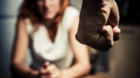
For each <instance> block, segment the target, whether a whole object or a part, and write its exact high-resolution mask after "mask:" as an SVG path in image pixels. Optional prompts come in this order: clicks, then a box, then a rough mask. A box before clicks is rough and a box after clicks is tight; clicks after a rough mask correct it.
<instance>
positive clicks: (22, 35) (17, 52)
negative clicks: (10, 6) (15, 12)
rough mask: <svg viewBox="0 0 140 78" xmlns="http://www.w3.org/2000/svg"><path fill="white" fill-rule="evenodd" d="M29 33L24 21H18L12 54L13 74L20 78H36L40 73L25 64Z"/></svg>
mask: <svg viewBox="0 0 140 78" xmlns="http://www.w3.org/2000/svg"><path fill="white" fill-rule="evenodd" d="M28 42H29V40H28V33H27V30H26V26H25V22H24V20H23V19H20V20H18V22H17V27H16V39H15V43H14V49H13V53H12V64H11V70H12V74H13V76H14V77H15V76H16V77H18V78H21V77H22V78H31V77H32V78H34V77H35V76H37V75H38V71H34V70H32V69H30V67H28V66H26V65H25V64H24V62H25V58H26V53H27V48H28Z"/></svg>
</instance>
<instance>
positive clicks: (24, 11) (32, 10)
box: [18, 0, 69, 42]
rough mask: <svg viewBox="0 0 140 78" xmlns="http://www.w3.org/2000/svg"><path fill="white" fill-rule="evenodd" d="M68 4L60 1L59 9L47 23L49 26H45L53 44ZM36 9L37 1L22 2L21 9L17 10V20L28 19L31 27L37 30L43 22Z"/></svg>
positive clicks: (25, 0) (66, 0)
mask: <svg viewBox="0 0 140 78" xmlns="http://www.w3.org/2000/svg"><path fill="white" fill-rule="evenodd" d="M68 2H69V1H68V0H61V2H60V9H59V11H58V13H57V14H56V16H55V17H54V18H53V19H52V20H50V21H49V22H48V23H49V25H46V26H45V27H46V29H47V30H48V33H49V37H50V39H51V40H52V42H54V40H55V37H56V33H57V29H58V24H59V23H60V22H61V21H62V18H63V16H64V12H65V9H66V7H67V6H68ZM36 8H38V6H37V0H24V1H23V3H22V5H21V7H20V8H19V15H18V18H23V19H25V18H29V19H30V20H31V23H32V25H33V26H34V27H37V28H38V26H39V24H44V22H43V21H44V20H43V18H42V16H41V14H40V13H39V10H38V9H36Z"/></svg>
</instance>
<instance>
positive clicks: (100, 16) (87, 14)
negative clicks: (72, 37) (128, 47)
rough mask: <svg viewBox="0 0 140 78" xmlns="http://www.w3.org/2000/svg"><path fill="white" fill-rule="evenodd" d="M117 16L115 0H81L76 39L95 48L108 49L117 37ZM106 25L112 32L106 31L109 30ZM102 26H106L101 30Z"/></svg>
mask: <svg viewBox="0 0 140 78" xmlns="http://www.w3.org/2000/svg"><path fill="white" fill-rule="evenodd" d="M119 18H120V17H119V10H118V6H117V4H116V2H115V0H83V4H82V8H81V12H80V22H79V27H78V31H77V34H76V39H77V40H78V41H79V42H81V43H83V44H86V45H88V46H91V47H93V48H95V49H99V50H108V49H110V48H111V47H112V46H113V45H112V44H113V41H116V40H118V39H119V33H120V29H119V27H118V25H119ZM108 25H110V26H111V28H112V31H111V32H110V33H113V34H110V33H109V32H107V31H108V30H110V27H108ZM104 26H107V27H105V30H104V31H102V30H103V29H102V28H104ZM116 26H117V27H116ZM107 28H109V29H107ZM112 36H113V37H112ZM109 38H110V39H109ZM110 40H113V41H110ZM101 43H102V44H101ZM104 46H106V47H104Z"/></svg>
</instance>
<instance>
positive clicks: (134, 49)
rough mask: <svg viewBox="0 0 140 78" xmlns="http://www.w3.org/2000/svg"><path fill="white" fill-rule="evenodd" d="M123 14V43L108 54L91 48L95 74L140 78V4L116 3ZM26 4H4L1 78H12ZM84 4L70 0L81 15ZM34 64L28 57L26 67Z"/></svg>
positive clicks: (133, 0) (15, 0)
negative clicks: (15, 45)
mask: <svg viewBox="0 0 140 78" xmlns="http://www.w3.org/2000/svg"><path fill="white" fill-rule="evenodd" d="M116 2H117V4H118V7H119V11H120V28H121V30H122V33H121V35H120V40H119V41H117V42H116V43H115V45H114V46H113V48H111V50H110V51H108V52H100V51H96V50H94V49H92V48H90V47H89V53H90V56H91V64H92V70H91V74H95V73H107V74H109V75H111V77H109V78H112V77H113V78H140V9H139V7H140V5H139V2H138V0H116ZM21 3H22V0H0V78H9V77H10V70H9V66H10V59H11V50H12V44H13V40H14V34H15V23H16V19H17V14H18V8H19V6H20V4H21ZM81 3H82V0H70V5H72V6H74V7H76V8H77V9H78V10H79V11H80V8H81ZM30 62H31V59H30V54H28V57H27V61H26V64H27V65H29V64H30Z"/></svg>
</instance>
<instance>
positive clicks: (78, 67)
mask: <svg viewBox="0 0 140 78" xmlns="http://www.w3.org/2000/svg"><path fill="white" fill-rule="evenodd" d="M89 71H90V64H87V65H86V64H78V63H77V64H75V65H73V66H72V67H70V68H68V69H65V70H62V74H63V78H79V77H82V76H84V75H86V74H88V72H89Z"/></svg>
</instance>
